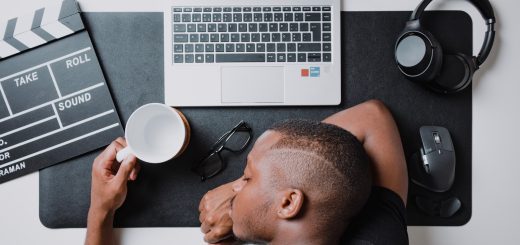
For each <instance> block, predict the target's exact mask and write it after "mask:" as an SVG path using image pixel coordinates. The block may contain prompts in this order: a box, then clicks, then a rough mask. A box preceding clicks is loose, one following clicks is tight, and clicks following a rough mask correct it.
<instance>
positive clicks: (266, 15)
mask: <svg viewBox="0 0 520 245" xmlns="http://www.w3.org/2000/svg"><path fill="white" fill-rule="evenodd" d="M264 21H265V22H271V21H273V14H272V13H264Z"/></svg>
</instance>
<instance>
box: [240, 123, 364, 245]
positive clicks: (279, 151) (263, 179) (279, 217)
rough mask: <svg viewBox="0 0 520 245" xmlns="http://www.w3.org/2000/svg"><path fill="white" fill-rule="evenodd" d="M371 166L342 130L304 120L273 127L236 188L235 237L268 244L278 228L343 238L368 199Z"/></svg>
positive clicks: (251, 155) (358, 145)
mask: <svg viewBox="0 0 520 245" xmlns="http://www.w3.org/2000/svg"><path fill="white" fill-rule="evenodd" d="M369 165H370V164H369V160H368V157H367V155H366V153H365V151H364V150H363V146H362V145H361V143H360V142H359V141H358V140H357V139H356V138H355V137H354V136H353V135H352V134H350V133H349V132H347V131H346V130H344V129H341V128H339V127H337V126H334V125H330V124H326V123H321V122H314V121H307V120H288V121H283V122H280V123H277V124H275V125H273V126H272V127H271V128H270V129H269V130H268V131H266V132H265V133H264V134H263V135H262V136H260V138H259V139H258V140H257V142H256V143H255V145H254V147H253V149H252V150H251V152H250V153H249V155H248V161H247V165H246V169H245V170H244V176H243V178H242V180H241V181H238V182H237V183H236V184H235V186H234V189H235V191H236V192H237V195H236V197H235V199H234V200H233V208H232V212H231V215H232V219H233V222H234V225H233V232H234V233H235V235H236V236H237V237H238V238H240V239H243V240H250V241H270V240H272V239H273V238H274V236H276V233H277V232H278V231H280V229H281V227H282V226H285V227H288V225H289V226H290V225H291V224H298V225H299V227H304V228H306V229H308V230H309V231H327V233H325V234H323V235H332V234H341V232H342V231H343V230H344V228H345V227H346V224H348V222H349V220H350V219H351V218H352V217H353V216H354V215H355V214H357V212H358V211H359V210H360V209H361V207H362V206H363V205H364V203H365V202H366V200H367V198H368V195H369V193H370V187H371V176H370V166H369ZM299 232H306V231H303V230H301V231H299Z"/></svg>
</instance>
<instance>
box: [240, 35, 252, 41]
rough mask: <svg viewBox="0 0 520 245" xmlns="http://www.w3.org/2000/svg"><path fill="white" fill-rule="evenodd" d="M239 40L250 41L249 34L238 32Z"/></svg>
mask: <svg viewBox="0 0 520 245" xmlns="http://www.w3.org/2000/svg"><path fill="white" fill-rule="evenodd" d="M240 41H241V42H243V43H247V42H250V41H251V34H249V33H242V34H240Z"/></svg>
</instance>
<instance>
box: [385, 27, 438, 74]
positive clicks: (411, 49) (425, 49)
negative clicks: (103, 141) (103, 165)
mask: <svg viewBox="0 0 520 245" xmlns="http://www.w3.org/2000/svg"><path fill="white" fill-rule="evenodd" d="M442 57H443V53H442V48H441V46H440V44H439V43H438V42H437V40H436V39H435V37H434V36H433V35H432V34H431V33H429V32H428V31H426V30H422V29H417V30H411V31H405V32H404V33H403V34H401V35H400V36H399V38H398V39H397V42H396V45H395V60H396V62H397V66H398V67H399V70H400V71H401V73H403V74H404V75H405V76H406V77H407V78H408V79H410V80H412V81H415V82H420V83H424V82H430V81H432V80H433V79H434V78H435V77H436V76H437V75H438V73H439V71H440V70H441V66H442V60H443V58H442Z"/></svg>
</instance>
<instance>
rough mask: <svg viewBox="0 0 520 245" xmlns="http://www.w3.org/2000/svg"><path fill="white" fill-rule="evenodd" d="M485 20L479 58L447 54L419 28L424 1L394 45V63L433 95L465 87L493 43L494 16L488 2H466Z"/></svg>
mask: <svg viewBox="0 0 520 245" xmlns="http://www.w3.org/2000/svg"><path fill="white" fill-rule="evenodd" d="M469 1H470V2H471V3H472V4H473V5H474V6H475V7H476V8H477V9H478V10H479V12H480V14H481V15H482V17H484V20H485V21H486V25H487V31H486V36H485V38H484V44H483V45H482V48H481V50H480V52H479V54H478V56H476V57H475V56H473V57H470V56H468V55H465V54H462V53H455V54H447V53H444V52H443V51H442V47H441V45H440V43H439V42H438V41H437V40H436V39H435V37H434V36H433V35H432V34H431V33H430V32H429V31H428V30H426V29H424V28H423V27H422V26H421V17H422V15H423V12H424V10H425V9H426V7H427V6H428V5H429V4H430V3H431V2H432V0H423V1H422V2H421V4H419V6H418V7H417V8H416V9H415V11H413V13H412V15H411V16H410V20H408V21H407V22H406V26H405V28H404V30H403V31H402V33H401V34H400V35H399V38H398V39H397V42H396V44H395V60H396V62H397V66H398V67H399V70H400V71H401V73H403V74H404V75H405V76H406V77H407V78H408V79H410V80H412V81H414V82H417V83H421V84H424V85H425V86H426V87H428V88H430V89H432V90H433V91H435V92H438V93H443V94H450V93H457V92H460V91H462V90H464V89H465V88H467V87H468V86H469V85H470V84H471V81H472V79H473V74H474V73H475V71H476V70H478V69H479V67H480V65H482V64H483V63H484V61H485V60H486V59H487V57H488V55H489V53H490V52H491V48H492V47H493V42H494V40H495V13H494V11H493V7H491V3H490V2H489V0H469Z"/></svg>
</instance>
